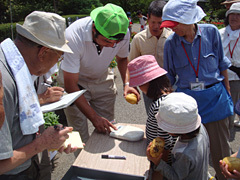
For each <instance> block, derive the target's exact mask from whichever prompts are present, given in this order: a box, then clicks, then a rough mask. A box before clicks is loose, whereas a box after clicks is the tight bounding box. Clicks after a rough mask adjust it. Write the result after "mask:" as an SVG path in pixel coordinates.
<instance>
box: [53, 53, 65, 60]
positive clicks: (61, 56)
mask: <svg viewBox="0 0 240 180" xmlns="http://www.w3.org/2000/svg"><path fill="white" fill-rule="evenodd" d="M53 51H54V52H55V53H56V54H57V55H58V57H59V58H58V62H61V61H62V60H63V59H64V55H63V54H62V55H60V54H58V52H57V51H56V50H53Z"/></svg>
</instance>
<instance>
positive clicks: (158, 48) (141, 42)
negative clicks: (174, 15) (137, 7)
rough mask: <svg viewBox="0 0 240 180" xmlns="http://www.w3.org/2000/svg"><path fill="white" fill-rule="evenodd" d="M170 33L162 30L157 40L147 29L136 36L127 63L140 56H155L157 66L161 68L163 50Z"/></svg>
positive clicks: (167, 30)
mask: <svg viewBox="0 0 240 180" xmlns="http://www.w3.org/2000/svg"><path fill="white" fill-rule="evenodd" d="M171 33H172V31H171V30H170V29H167V28H164V29H163V32H162V34H161V36H160V38H159V39H157V37H156V36H153V35H152V34H151V33H150V30H149V27H148V28H147V29H145V30H144V31H141V32H139V33H138V34H136V35H135V36H134V38H133V40H132V42H131V49H130V53H129V56H128V59H129V61H131V60H133V59H134V58H136V57H138V56H141V55H153V56H155V58H156V60H157V62H158V64H159V65H160V66H161V67H163V48H164V44H165V41H166V39H167V37H168V36H169V35H170V34H171Z"/></svg>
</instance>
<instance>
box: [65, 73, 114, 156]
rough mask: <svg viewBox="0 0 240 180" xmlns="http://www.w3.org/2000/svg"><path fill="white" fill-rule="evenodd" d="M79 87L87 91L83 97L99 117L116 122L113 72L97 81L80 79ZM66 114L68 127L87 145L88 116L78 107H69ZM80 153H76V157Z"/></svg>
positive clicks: (105, 74)
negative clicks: (76, 132)
mask: <svg viewBox="0 0 240 180" xmlns="http://www.w3.org/2000/svg"><path fill="white" fill-rule="evenodd" d="M79 86H81V87H82V88H83V89H86V90H87V91H86V92H85V93H84V94H83V95H84V97H85V98H86V100H87V101H88V102H89V104H90V106H91V107H92V108H93V109H94V110H95V111H96V113H97V114H98V115H99V116H102V117H104V118H106V119H108V120H109V121H112V120H114V104H115V100H116V95H117V88H116V84H115V82H114V73H113V72H112V71H111V70H108V71H107V72H106V73H104V74H103V76H102V77H100V78H99V79H96V80H93V79H88V78H84V77H80V78H79ZM64 112H65V115H66V118H67V122H68V126H72V127H73V129H74V130H75V131H78V132H79V133H80V136H81V138H82V141H83V142H84V143H86V142H87V140H88V138H89V132H88V121H87V118H86V116H85V115H84V114H83V113H82V112H81V111H80V110H79V109H78V107H77V106H76V105H72V106H69V107H68V108H66V109H65V110H64ZM79 152H80V151H78V152H77V153H75V156H77V155H78V154H79Z"/></svg>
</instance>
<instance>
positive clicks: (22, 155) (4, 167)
mask: <svg viewBox="0 0 240 180" xmlns="http://www.w3.org/2000/svg"><path fill="white" fill-rule="evenodd" d="M43 144H44V142H42V141H41V139H35V140H34V141H33V142H31V143H29V144H28V145H26V146H24V147H21V148H19V149H17V150H14V151H13V156H12V157H11V158H8V159H4V160H0V175H1V174H3V173H6V172H8V171H10V170H12V169H14V168H16V167H18V166H19V165H21V164H23V163H24V162H26V161H27V160H28V159H30V158H32V157H33V156H34V155H36V154H38V153H39V152H42V151H43V150H44V148H43V146H42V145H43Z"/></svg>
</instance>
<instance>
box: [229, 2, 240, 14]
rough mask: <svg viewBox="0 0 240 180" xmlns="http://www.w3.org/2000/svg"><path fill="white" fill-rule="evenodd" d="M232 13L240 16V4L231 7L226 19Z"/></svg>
mask: <svg viewBox="0 0 240 180" xmlns="http://www.w3.org/2000/svg"><path fill="white" fill-rule="evenodd" d="M232 13H237V14H240V2H238V3H234V4H232V5H231V7H230V9H229V10H228V11H227V12H226V17H227V16H228V15H229V14H232Z"/></svg>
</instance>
